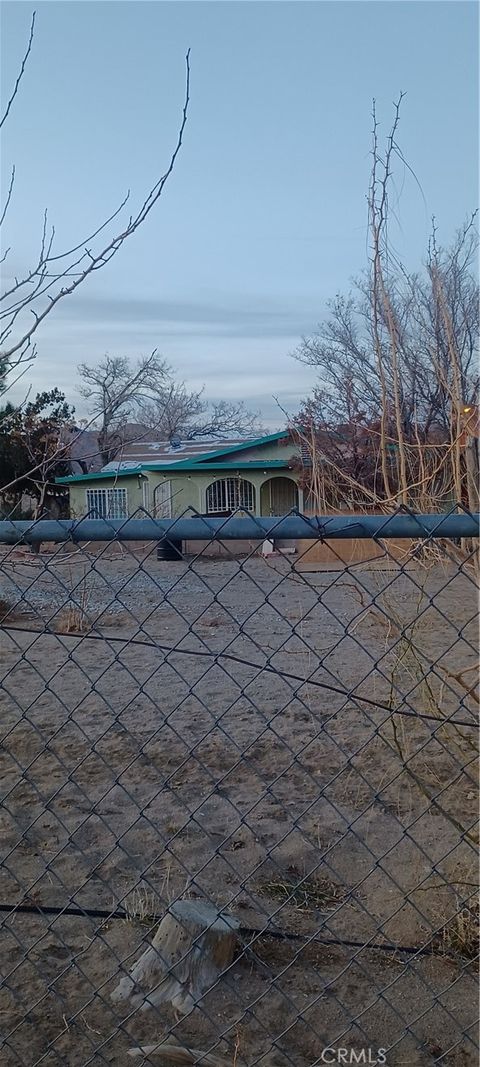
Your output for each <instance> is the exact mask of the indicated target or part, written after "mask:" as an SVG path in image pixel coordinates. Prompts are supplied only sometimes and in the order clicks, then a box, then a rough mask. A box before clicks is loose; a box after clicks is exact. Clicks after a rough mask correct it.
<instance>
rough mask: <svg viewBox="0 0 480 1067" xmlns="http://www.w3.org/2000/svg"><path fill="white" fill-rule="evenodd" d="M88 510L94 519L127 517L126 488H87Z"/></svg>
mask: <svg viewBox="0 0 480 1067" xmlns="http://www.w3.org/2000/svg"><path fill="white" fill-rule="evenodd" d="M86 498H87V511H88V514H89V517H90V518H92V519H127V518H128V503H127V490H126V489H87V491H86Z"/></svg>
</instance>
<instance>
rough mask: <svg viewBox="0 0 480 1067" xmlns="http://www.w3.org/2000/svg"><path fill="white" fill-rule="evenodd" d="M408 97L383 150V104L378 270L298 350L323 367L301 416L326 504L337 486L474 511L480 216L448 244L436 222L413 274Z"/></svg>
mask: <svg viewBox="0 0 480 1067" xmlns="http://www.w3.org/2000/svg"><path fill="white" fill-rule="evenodd" d="M401 101H402V95H400V97H399V99H398V102H397V104H396V105H395V113H394V121H393V124H392V129H391V131H390V134H389V136H388V138H387V141H386V144H385V148H384V150H383V153H382V151H381V149H380V147H379V143H378V137H377V120H376V115H375V107H374V110H373V147H372V173H371V183H370V190H369V196H368V203H369V229H370V236H371V253H370V263H369V267H368V269H367V271H366V272H365V273H364V274H363V275H362V276H361V277H360V278H359V279H358V280H357V281H356V283H355V285H354V289H353V291H352V292H351V293H350V294H349V296H348V297H344V296H341V295H339V296H337V297H336V298H335V299H334V300H333V301H332V302H331V304H330V306H329V310H330V315H329V317H328V319H327V320H326V321H325V322H324V323H322V324H321V325H320V326H319V328H318V330H317V332H316V333H315V334H314V335H313V336H312V337H308V338H304V339H303V341H302V343H301V345H300V347H299V348H298V350H297V352H296V353H294V355H295V357H296V358H297V359H299V360H300V361H301V362H304V363H307V364H309V365H311V366H315V367H317V368H318V372H319V381H318V385H317V387H316V389H315V390H314V391H313V394H312V395H311V396H310V397H309V399H308V400H307V402H306V403H305V404H304V405H303V407H302V410H301V412H300V414H299V418H298V422H299V424H300V425H303V426H304V427H307V428H308V429H307V437H308V444H307V447H308V448H309V450H310V452H311V454H314V455H315V461H316V470H315V471H313V466H312V472H313V473H312V476H311V477H310V481H311V482H312V485H313V482H315V485H316V489H315V492H314V494H313V495H318V494H320V496H321V500H322V503H323V504H324V505H325V502H326V499H327V497H328V496H329V493H330V499H335V500H336V499H337V498H339V499H341V500H343V501H344V502H346V501H348V499H350V501H352V500H355V501H356V504H357V506H358V503H360V502H361V500H362V499H363V502H364V503H365V505H368V506H370V507H371V506H375V505H378V504H379V503H383V504H386V505H387V506H395V505H397V504H398V503H403V504H412V503H413V502H416V504H417V505H418V504H419V503H421V504H422V506H425V507H428V506H430V507H432V506H435V501H436V502H437V503H438V502H439V501H442V502H444V501H445V499H450V500H452V499H456V501H457V502H458V503H459V504H465V503H467V504H469V505H470V506H473V498H472V492H471V491H469V490H467V481H468V482H469V484H470V483H472V475H471V474H470V475H469V479H467V469H466V461H465V454H464V446H463V444H462V440H463V437H464V416H465V413H468V412H469V411H470V409H471V408H472V407H475V406H476V404H477V403H478V393H479V374H478V336H479V292H478V282H477V278H476V276H475V270H474V264H475V263H476V257H477V253H478V231H477V226H476V221H477V216H476V213H475V214H474V215H473V216H472V217H471V218H470V219H468V220H467V222H466V223H465V225H464V226H463V227H462V229H461V230H460V231H459V232H458V233H457V235H456V237H455V239H454V241H453V243H452V245H451V246H450V247H449V248H440V247H438V245H437V240H436V229H435V222H433V229H432V236H431V239H430V243H429V247H428V250H427V256H426V261H425V264H424V267H423V269H422V271H421V272H420V273H409V272H407V271H406V270H405V268H404V266H403V265H402V263H401V262H400V261H399V260H398V258H397V257H396V255H395V253H394V252H393V251H392V249H391V247H390V244H389V241H388V218H389V190H390V184H391V179H392V169H393V162H394V160H395V158H396V159H397V160H401V161H402V163H403V164H404V163H405V161H404V158H403V155H402V152H401V150H400V148H399V146H398V143H397V139H396V138H397V130H398V124H399V114H400V105H401ZM470 466H472V461H471V462H470ZM320 468H321V469H320ZM334 486H335V488H334ZM317 490H318V491H317ZM332 490H333V496H332ZM442 506H444V505H443V504H442Z"/></svg>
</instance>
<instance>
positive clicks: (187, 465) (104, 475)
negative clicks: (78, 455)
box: [55, 459, 289, 485]
mask: <svg viewBox="0 0 480 1067" xmlns="http://www.w3.org/2000/svg"><path fill="white" fill-rule="evenodd" d="M271 469H274V470H289V466H288V463H287V461H286V460H285V459H266V460H264V461H263V462H262V461H261V460H259V459H254V460H250V462H249V461H248V460H243V461H242V460H241V459H240V460H237V462H236V463H233V462H231V463H201V464H200V463H197V462H196V461H195V462H194V461H193V460H183V461H182V463H157V464H156V465H155V463H141V464H139V465H138V467H130V469H129V470H123V471H96V472H95V473H94V474H69V475H67V477H65V478H55V482H56V484H57V485H72V484H75V483H77V482H92V481H98V480H99V479H101V480H103V481H111V480H113V481H117V479H118V478H136V477H138V475H143V477H145V471H151V472H152V473H153V472H155V473H156V474H160V473H161V472H162V471H165V473H166V474H167V473H172V472H175V471H179V473H180V474H181V472H182V471H195V472H196V473H197V474H201V473H202V471H218V470H222V471H223V470H237V471H238V470H243V471H248V470H271Z"/></svg>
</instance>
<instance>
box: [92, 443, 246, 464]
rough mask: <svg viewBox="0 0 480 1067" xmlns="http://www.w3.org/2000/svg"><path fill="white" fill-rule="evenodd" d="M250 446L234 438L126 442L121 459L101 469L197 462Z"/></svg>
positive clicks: (121, 452)
mask: <svg viewBox="0 0 480 1067" xmlns="http://www.w3.org/2000/svg"><path fill="white" fill-rule="evenodd" d="M250 443H251V442H250V441H246V440H245V438H244V437H235V438H233V437H232V438H229V439H228V440H219V439H218V438H216V439H214V438H208V439H205V438H203V439H202V438H197V439H196V440H195V441H180V440H179V439H176V438H173V439H172V440H171V441H133V442H130V443H129V442H126V443H125V444H124V445H123V447H122V449H121V451H120V452H119V453H118V456H116V458H115V459H114V460H112V462H111V463H107V464H106V466H105V467H103V468H102V469H103V470H104V471H118V470H127V469H129V468H133V467H138V466H139V465H141V464H149V465H150V464H151V463H155V465H157V464H171V463H177V462H179V461H180V460H191V461H192V462H195V460H196V459H200V457H202V458H203V457H205V456H208V455H209V454H210V453H213V452H219V451H222V452H223V451H229V450H230V449H231V448H237V447H238V446H239V445H245V444H250Z"/></svg>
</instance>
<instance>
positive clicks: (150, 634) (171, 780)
mask: <svg viewBox="0 0 480 1067" xmlns="http://www.w3.org/2000/svg"><path fill="white" fill-rule="evenodd" d="M3 563H4V567H3V578H2V585H1V587H0V598H1V601H2V605H3V607H2V611H3V614H4V619H3V625H4V627H5V628H4V630H3V634H2V687H1V694H0V699H1V722H2V735H3V737H2V754H1V777H2V783H3V797H4V804H3V809H2V816H1V823H0V837H1V851H2V856H3V866H2V869H1V875H0V877H1V902H3V903H4V904H6V905H8V904H19V903H23V904H25V903H26V904H27V905H28V904H29V903H33V904H41V905H43V906H58V907H62V906H65V905H67V904H68V905H72V904H73V905H76V906H79V907H82V908H90V909H92V908H106V909H110V908H114V907H117V906H118V907H124V906H125V905H127V908H128V910H129V912H130V914H131V918H130V919H129V920H128V921H126V920H122V919H114V920H112V921H109V922H106V923H102V921H101V920H99V919H95V918H83V917H75V916H69V917H66V916H62V917H54V916H51V915H50V916H39V915H32V914H19V913H17V914H15V915H14V916H10V917H9V916H7V915H6V914H4V916H3V918H4V924H3V927H2V949H1V953H0V957H1V963H2V971H3V976H4V979H3V988H2V990H1V992H0V1030H1V1032H2V1033H3V1035H4V1044H3V1047H2V1050H1V1052H0V1063H1V1064H2V1067H4V1065H5V1067H14V1065H15V1067H18V1065H21V1067H34V1065H36V1064H42V1065H48V1067H50V1065H54V1064H71V1065H72V1067H73V1065H74V1067H80V1065H81V1067H86V1065H87V1064H94V1065H95V1067H97V1065H98V1067H99V1065H100V1064H105V1063H107V1064H118V1065H119V1067H121V1065H123V1064H125V1065H126V1064H128V1063H129V1062H131V1061H130V1058H129V1057H128V1055H127V1050H128V1049H129V1048H132V1047H134V1046H135V1045H137V1044H141V1043H153V1042H155V1040H158V1038H159V1037H160V1035H163V1034H165V1033H166V1032H168V1030H169V1028H173V1029H172V1033H173V1035H174V1037H175V1039H177V1040H179V1041H180V1042H181V1043H190V1044H192V1045H194V1046H195V1047H196V1048H200V1049H202V1050H204V1051H205V1052H206V1051H208V1050H209V1049H211V1048H213V1047H215V1046H216V1047H217V1051H222V1052H223V1053H224V1054H225V1056H226V1060H225V1062H227V1063H232V1064H238V1067H244V1065H245V1064H248V1065H249V1067H253V1064H255V1063H258V1062H261V1063H262V1065H265V1067H266V1065H268V1067H277V1065H278V1067H283V1065H285V1067H287V1065H288V1064H294V1065H298V1067H300V1065H310V1064H314V1063H316V1062H320V1063H321V1062H322V1060H321V1058H319V1057H321V1053H322V1049H324V1048H326V1047H334V1048H338V1047H342V1048H345V1047H346V1048H348V1049H354V1050H357V1051H358V1050H360V1049H362V1048H365V1049H366V1050H367V1051H368V1049H370V1050H373V1051H371V1053H370V1059H371V1062H373V1059H375V1055H376V1053H375V1050H377V1049H378V1048H386V1049H388V1050H389V1051H388V1054H387V1062H388V1063H389V1064H394V1065H397V1064H398V1065H400V1064H405V1063H408V1064H419V1065H420V1064H421V1065H423V1064H430V1063H433V1062H442V1063H446V1064H459V1065H460V1064H461V1065H464V1064H473V1063H477V1059H478V1052H477V1046H476V1030H475V1018H476V981H475V972H474V970H473V969H472V964H471V962H469V961H468V960H467V959H466V958H465V954H467V955H468V951H467V949H466V948H465V946H464V947H463V948H462V945H464V941H466V937H467V934H468V933H469V931H470V927H471V925H472V922H473V919H472V914H471V913H470V912H469V911H468V901H469V899H470V897H471V894H472V893H473V891H474V886H473V884H472V883H474V882H475V880H476V878H475V873H476V863H475V852H476V840H477V838H476V834H475V829H474V825H475V818H476V810H477V800H476V767H475V757H476V751H475V746H474V743H473V739H474V737H475V734H474V731H473V730H472V729H469V728H467V727H465V726H464V727H454V726H452V725H449V724H445V723H444V721H443V720H444V718H445V717H446V716H452V715H455V716H456V718H457V719H461V720H462V721H473V709H474V707H475V705H474V703H473V702H472V701H471V698H469V697H468V696H466V688H465V679H466V680H467V681H466V685H467V687H468V686H469V685H471V684H472V682H473V679H474V675H473V673H471V672H470V673H467V674H462V672H464V671H467V672H468V671H469V668H471V667H472V666H473V665H474V664H475V661H476V658H477V653H476V645H477V625H476V621H475V616H476V612H477V594H476V588H475V586H474V584H473V582H472V581H471V580H470V578H469V576H468V574H466V573H464V574H462V573H459V572H458V570H457V569H456V568H452V569H449V568H448V567H447V566H446V565H441V564H438V565H437V566H434V567H432V568H430V569H428V570H426V569H424V568H423V567H421V566H414V567H412V568H411V569H410V570H409V571H408V573H405V574H401V573H399V572H398V570H396V569H386V570H384V571H382V570H379V569H377V570H375V571H370V572H369V571H368V570H365V569H362V570H355V569H354V568H351V569H350V571H348V572H344V571H342V570H339V571H328V572H323V573H322V572H316V573H307V574H303V575H302V574H299V573H298V572H297V571H296V570H295V569H294V568H293V565H292V561H288V560H284V559H280V558H278V557H275V558H274V559H272V560H271V561H270V562H269V563H267V562H265V561H264V560H262V559H261V558H255V559H249V560H241V561H239V560H232V561H230V560H214V559H206V558H198V559H196V560H188V561H184V562H180V563H165V562H159V561H157V560H156V558H155V554H154V553H152V554H150V555H148V554H147V555H145V554H142V555H139V556H138V557H137V556H136V555H135V553H134V550H133V548H132V549H128V548H125V549H123V550H122V551H120V550H119V549H115V550H113V549H112V548H109V547H106V548H105V549H104V550H103V551H102V552H101V553H100V554H92V555H90V556H89V555H87V552H86V550H83V551H81V552H79V553H72V554H70V555H68V554H67V553H65V551H63V550H62V552H61V553H60V552H58V551H57V552H56V553H55V554H54V555H51V556H49V555H47V554H45V555H42V556H41V557H40V558H38V557H37V558H35V557H22V556H21V553H18V552H16V553H15V552H12V551H9V550H4V559H3ZM82 613H83V622H82V623H81V624H80V623H79V620H80V618H81V616H82ZM79 625H80V626H81V627H83V632H82V629H80V632H79ZM85 627H87V629H86V630H85ZM46 630H48V631H49V632H45V631H46ZM32 631H34V632H32ZM402 633H403V636H402ZM228 657H231V658H228ZM239 660H246V661H248V663H247V664H246V663H245V662H239ZM460 675H461V677H460ZM454 676H455V677H454ZM315 682H317V683H318V682H320V683H322V685H329V686H332V687H336V688H338V689H340V690H341V691H342V692H341V693H338V692H332V691H330V690H328V689H325V688H322V686H320V685H316V684H315ZM361 697H364V698H365V699H366V700H369V701H377V702H378V703H380V704H381V705H383V706H384V710H382V709H381V708H375V707H374V706H372V705H371V704H368V703H366V702H365V701H362V700H361V699H360V698H361ZM388 709H393V710H394V711H395V714H392V713H391V711H390V710H388ZM402 711H404V712H417V713H418V712H421V713H422V714H423V715H427V716H430V718H424V719H420V718H418V717H416V716H415V715H412V714H408V715H402V714H400V712H402ZM302 880H303V881H302ZM184 894H188V895H190V896H195V895H197V896H201V897H207V898H208V899H209V900H211V901H214V902H215V903H217V904H219V905H221V906H222V907H227V908H229V909H230V910H231V912H232V913H233V914H234V915H235V916H237V918H238V919H239V920H240V922H241V924H242V928H244V930H247V929H249V928H250V929H256V930H262V931H264V933H263V934H262V936H260V937H258V938H256V940H255V941H254V944H252V945H251V946H250V947H245V946H246V945H247V946H248V944H249V942H250V941H251V940H252V935H248V934H247V933H244V934H242V939H241V945H243V952H240V953H239V957H238V958H237V959H236V960H235V962H234V964H233V966H232V968H231V969H230V971H229V973H228V974H227V975H226V976H225V977H224V978H222V979H221V981H220V982H219V984H218V985H217V987H216V988H215V989H214V990H212V991H211V992H210V993H209V994H208V995H207V996H206V997H205V998H204V1000H203V1001H202V1002H201V1004H200V1005H199V1006H198V1008H197V1009H196V1010H195V1011H194V1012H193V1013H192V1014H191V1015H190V1016H188V1017H187V1018H186V1019H184V1020H183V1021H181V1022H180V1023H179V1024H178V1025H177V1024H175V1022H174V1019H173V1015H172V1014H171V1012H170V1011H169V1010H168V1009H162V1010H161V1011H160V1009H153V1010H152V1011H151V1012H147V1013H145V1014H141V1015H139V1014H138V1013H135V1012H129V1011H128V1005H127V1006H125V1007H121V1006H118V1005H116V1004H113V1003H112V1002H111V1001H110V999H109V994H110V992H111V991H112V989H113V988H114V986H115V984H116V982H117V981H118V979H119V977H120V974H121V967H122V965H124V966H125V967H126V968H127V969H128V966H130V965H131V964H132V962H133V961H134V960H135V959H136V958H138V955H139V953H140V951H142V948H143V947H145V940H146V939H147V940H148V938H149V937H150V936H151V932H152V924H153V922H154V920H153V919H152V918H151V917H152V916H155V915H156V916H158V917H160V916H161V915H162V914H163V913H164V912H165V909H166V907H167V905H168V902H169V901H171V900H173V899H175V897H177V896H182V895H184ZM465 902H467V904H465ZM466 907H467V910H465V909H466ZM458 910H461V911H462V918H461V920H454V919H453V917H454V916H455V913H456V912H457V911H458ZM444 928H445V933H443V932H442V931H443V929H444ZM272 929H273V930H275V931H283V933H284V934H285V935H286V936H285V937H284V938H279V937H277V938H275V939H273V938H271V937H268V936H267V933H266V931H267V930H272ZM459 930H461V931H462V936H461V937H460V935H459ZM465 930H466V933H465ZM293 935H297V936H296V937H295V936H293ZM300 935H304V938H303V939H302V937H301V936H300ZM313 938H316V939H320V941H319V940H312V939H313ZM305 939H307V940H305ZM432 939H433V940H432ZM325 941H332V942H340V943H339V944H335V943H333V944H324V943H322V942H325ZM345 941H353V942H360V943H361V944H364V943H365V942H370V941H374V942H375V943H376V944H377V945H379V944H390V945H391V944H395V945H402V946H407V947H408V946H410V947H414V946H422V945H425V944H430V946H431V947H432V945H433V948H434V950H435V951H434V952H433V953H430V954H427V955H416V956H415V955H414V954H412V953H411V952H410V953H408V952H400V951H397V952H394V951H390V950H389V951H381V950H380V949H378V948H376V949H372V948H358V947H355V946H347V945H345V944H344V942H345ZM240 947H241V946H240ZM133 1062H142V1060H138V1061H136V1060H134V1061H133ZM152 1062H156V1063H159V1062H166V1061H160V1059H159V1058H156V1059H152ZM367 1062H368V1061H367Z"/></svg>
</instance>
